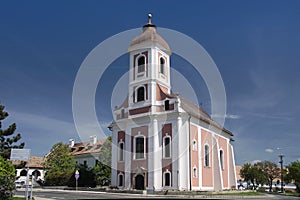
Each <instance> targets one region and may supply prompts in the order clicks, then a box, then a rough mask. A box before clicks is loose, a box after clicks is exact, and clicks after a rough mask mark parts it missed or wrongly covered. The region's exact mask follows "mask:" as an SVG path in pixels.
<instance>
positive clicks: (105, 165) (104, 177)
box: [93, 137, 112, 185]
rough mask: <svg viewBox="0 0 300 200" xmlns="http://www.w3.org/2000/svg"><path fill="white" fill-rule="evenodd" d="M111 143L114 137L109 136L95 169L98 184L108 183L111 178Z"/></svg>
mask: <svg viewBox="0 0 300 200" xmlns="http://www.w3.org/2000/svg"><path fill="white" fill-rule="evenodd" d="M111 144H112V138H111V137H108V138H107V139H106V141H105V142H104V144H103V145H102V147H101V152H100V154H99V160H98V162H97V164H96V166H95V167H94V168H93V171H94V173H95V175H96V182H97V185H108V184H110V179H111Z"/></svg>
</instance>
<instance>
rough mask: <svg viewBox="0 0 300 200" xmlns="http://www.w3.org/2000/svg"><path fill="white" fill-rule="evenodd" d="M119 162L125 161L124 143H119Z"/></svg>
mask: <svg viewBox="0 0 300 200" xmlns="http://www.w3.org/2000/svg"><path fill="white" fill-rule="evenodd" d="M118 153H119V156H118V158H119V161H124V142H119V152H118Z"/></svg>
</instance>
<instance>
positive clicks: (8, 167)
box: [0, 156, 16, 200]
mask: <svg viewBox="0 0 300 200" xmlns="http://www.w3.org/2000/svg"><path fill="white" fill-rule="evenodd" d="M15 176H16V175H15V168H14V166H13V164H12V163H11V162H10V161H6V160H4V159H3V158H2V157H1V156H0V200H6V199H11V198H12V196H13V190H14V189H15Z"/></svg>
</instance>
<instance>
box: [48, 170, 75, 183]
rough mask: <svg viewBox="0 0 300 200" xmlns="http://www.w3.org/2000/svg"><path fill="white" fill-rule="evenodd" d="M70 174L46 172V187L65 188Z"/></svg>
mask: <svg viewBox="0 0 300 200" xmlns="http://www.w3.org/2000/svg"><path fill="white" fill-rule="evenodd" d="M71 176H72V173H66V172H62V171H55V172H48V173H47V174H46V176H45V179H46V181H45V185H47V186H66V185H67V183H68V181H69V180H70V178H71Z"/></svg>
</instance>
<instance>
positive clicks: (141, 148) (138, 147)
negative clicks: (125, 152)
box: [135, 136, 145, 159]
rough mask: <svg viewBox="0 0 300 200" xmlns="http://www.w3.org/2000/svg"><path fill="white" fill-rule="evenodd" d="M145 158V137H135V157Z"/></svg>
mask: <svg viewBox="0 0 300 200" xmlns="http://www.w3.org/2000/svg"><path fill="white" fill-rule="evenodd" d="M143 158H145V138H144V136H137V137H135V159H143Z"/></svg>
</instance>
